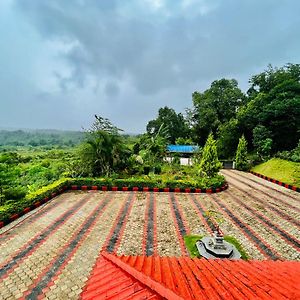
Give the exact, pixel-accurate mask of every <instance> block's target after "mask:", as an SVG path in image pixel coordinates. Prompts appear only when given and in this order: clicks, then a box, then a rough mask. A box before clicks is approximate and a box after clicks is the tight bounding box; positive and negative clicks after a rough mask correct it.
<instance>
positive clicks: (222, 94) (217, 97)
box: [190, 78, 246, 145]
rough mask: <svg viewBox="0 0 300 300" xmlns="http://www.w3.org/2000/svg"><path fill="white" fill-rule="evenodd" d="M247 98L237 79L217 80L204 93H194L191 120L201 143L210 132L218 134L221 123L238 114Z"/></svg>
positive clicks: (201, 143)
mask: <svg viewBox="0 0 300 300" xmlns="http://www.w3.org/2000/svg"><path fill="white" fill-rule="evenodd" d="M245 99H246V98H245V96H244V94H243V93H242V91H241V90H240V89H239V87H238V83H237V81H236V80H235V79H225V78H223V79H221V80H216V81H214V82H213V83H212V84H211V86H210V88H209V89H207V90H206V91H204V92H203V93H199V92H194V93H193V105H194V107H193V109H192V110H191V111H190V120H191V123H192V125H193V129H194V135H195V136H196V138H197V140H198V141H200V145H203V144H204V142H205V140H206V138H207V136H208V134H209V132H211V131H212V132H213V133H215V134H216V133H217V129H218V127H219V126H220V125H221V124H224V123H225V122H228V121H229V120H230V119H232V118H233V117H235V116H236V111H237V110H238V108H239V107H240V106H241V105H242V104H243V103H244V102H245Z"/></svg>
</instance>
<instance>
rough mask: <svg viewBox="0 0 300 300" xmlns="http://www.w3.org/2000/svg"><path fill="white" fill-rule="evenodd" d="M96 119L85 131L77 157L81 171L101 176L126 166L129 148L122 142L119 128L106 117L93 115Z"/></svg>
mask: <svg viewBox="0 0 300 300" xmlns="http://www.w3.org/2000/svg"><path fill="white" fill-rule="evenodd" d="M95 118H96V120H95V121H94V123H93V124H92V126H91V128H90V129H89V130H87V131H86V141H85V142H84V143H83V144H82V145H81V147H80V150H79V157H80V160H81V163H82V167H83V170H82V173H83V174H84V175H88V176H103V175H109V174H111V173H113V172H118V171H120V170H124V169H125V168H126V164H127V161H128V159H129V156H130V150H129V149H128V148H127V147H126V145H125V144H124V142H123V140H122V137H121V135H120V134H119V130H120V129H118V128H117V127H115V126H114V125H112V123H111V122H110V121H109V120H108V119H104V118H102V117H99V116H97V115H95Z"/></svg>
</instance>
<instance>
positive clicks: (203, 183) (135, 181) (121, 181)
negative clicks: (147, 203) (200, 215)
mask: <svg viewBox="0 0 300 300" xmlns="http://www.w3.org/2000/svg"><path fill="white" fill-rule="evenodd" d="M224 183H225V179H224V177H223V176H221V175H218V176H216V177H214V178H211V179H208V178H197V179H195V178H194V179H191V178H189V179H173V178H169V177H165V176H160V175H154V174H153V175H152V176H147V175H140V176H132V177H129V178H110V177H105V178H72V180H71V179H69V185H78V186H83V185H87V186H93V185H94V186H98V187H101V186H107V187H112V186H116V187H118V188H122V187H123V186H127V187H136V186H137V187H152V188H154V187H157V188H165V187H169V188H201V189H207V188H219V187H221V186H223V185H224Z"/></svg>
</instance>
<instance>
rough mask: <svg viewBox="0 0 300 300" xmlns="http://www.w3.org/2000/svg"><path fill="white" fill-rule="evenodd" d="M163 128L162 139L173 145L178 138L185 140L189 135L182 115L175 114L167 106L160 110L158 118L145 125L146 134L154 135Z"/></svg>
mask: <svg viewBox="0 0 300 300" xmlns="http://www.w3.org/2000/svg"><path fill="white" fill-rule="evenodd" d="M162 127H163V128H164V138H165V139H166V140H167V141H168V142H169V143H171V144H174V143H175V141H176V139H178V138H186V137H187V136H188V135H189V128H188V126H187V123H186V121H185V119H184V117H183V115H182V114H180V113H179V114H177V113H176V112H175V110H174V109H172V108H169V107H167V106H165V107H163V108H160V109H159V111H158V117H157V118H156V119H155V120H151V121H149V122H148V124H147V128H146V129H147V133H148V134H149V135H151V136H154V135H156V134H157V133H158V132H159V131H160V130H161V128H162Z"/></svg>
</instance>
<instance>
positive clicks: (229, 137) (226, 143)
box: [217, 119, 240, 158]
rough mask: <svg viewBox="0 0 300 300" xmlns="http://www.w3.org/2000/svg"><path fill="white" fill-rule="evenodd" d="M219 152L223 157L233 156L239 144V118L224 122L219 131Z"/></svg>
mask: <svg viewBox="0 0 300 300" xmlns="http://www.w3.org/2000/svg"><path fill="white" fill-rule="evenodd" d="M217 136H218V140H217V147H218V153H219V155H220V157H222V158H232V157H233V156H234V153H235V150H236V148H237V145H238V141H239V136H240V130H239V124H238V120H237V119H231V120H229V121H228V122H225V123H222V124H220V125H219V127H218V131H217Z"/></svg>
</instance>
